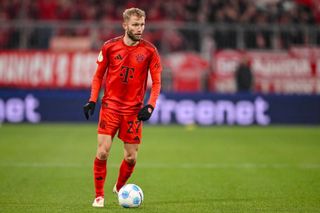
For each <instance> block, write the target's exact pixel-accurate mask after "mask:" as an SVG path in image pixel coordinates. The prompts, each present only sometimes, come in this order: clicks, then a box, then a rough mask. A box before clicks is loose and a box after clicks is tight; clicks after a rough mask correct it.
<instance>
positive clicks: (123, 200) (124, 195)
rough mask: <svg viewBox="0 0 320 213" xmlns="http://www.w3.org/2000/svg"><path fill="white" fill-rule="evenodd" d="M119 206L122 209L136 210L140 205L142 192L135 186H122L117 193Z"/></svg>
mask: <svg viewBox="0 0 320 213" xmlns="http://www.w3.org/2000/svg"><path fill="white" fill-rule="evenodd" d="M118 200H119V205H120V206H122V207H124V208H136V207H139V206H140V205H141V204H142V201H143V192H142V190H141V188H140V187H139V186H137V185H135V184H126V185H124V186H123V187H122V188H121V189H120V190H119V193H118Z"/></svg>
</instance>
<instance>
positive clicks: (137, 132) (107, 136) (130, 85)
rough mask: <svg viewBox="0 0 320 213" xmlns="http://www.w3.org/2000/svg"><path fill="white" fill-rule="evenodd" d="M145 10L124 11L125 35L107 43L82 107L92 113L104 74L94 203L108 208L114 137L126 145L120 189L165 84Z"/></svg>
mask: <svg viewBox="0 0 320 213" xmlns="http://www.w3.org/2000/svg"><path fill="white" fill-rule="evenodd" d="M145 18H146V15H145V12H144V11H143V10H141V9H138V8H130V9H126V10H125V11H124V12H123V24H122V26H123V28H124V30H125V33H124V35H123V36H120V37H117V38H114V39H111V40H109V41H107V42H105V43H104V44H103V46H102V49H101V51H100V53H99V56H98V58H97V64H98V66H97V69H96V71H95V74H94V77H93V80H92V85H91V95H90V99H89V101H88V103H86V104H85V105H84V106H83V110H84V114H85V116H86V118H87V119H89V117H90V116H92V115H93V113H94V109H95V105H96V102H97V99H98V94H99V90H100V87H101V84H102V82H103V79H104V77H105V90H104V96H103V98H102V104H101V109H100V116H99V123H98V147H97V154H96V158H95V160H94V166H93V173H94V185H95V192H96V198H95V199H94V201H93V204H92V206H94V207H104V183H105V179H106V175H107V159H108V156H109V152H110V149H111V145H112V140H113V138H114V136H115V134H116V133H117V132H118V138H120V139H121V140H122V141H123V143H124V159H123V160H122V163H121V166H120V170H119V176H118V180H117V183H116V184H115V186H114V188H113V192H115V193H117V192H118V191H119V190H120V188H121V187H122V186H123V185H124V184H125V183H126V182H127V180H128V179H129V177H130V176H131V174H132V172H133V170H134V167H135V164H136V161H137V153H138V149H139V144H140V143H141V140H142V136H141V133H142V125H143V121H146V120H148V119H149V118H150V116H151V114H152V112H153V110H154V108H155V105H156V100H157V98H158V96H159V93H160V87H161V70H162V68H161V64H160V57H159V54H158V52H157V49H156V48H155V47H154V46H153V45H152V44H151V43H149V42H148V41H146V40H143V39H142V33H143V31H144V28H145ZM148 73H150V75H151V79H152V87H151V95H150V98H149V100H148V103H147V104H146V105H145V106H143V100H144V96H145V91H146V86H147V78H148Z"/></svg>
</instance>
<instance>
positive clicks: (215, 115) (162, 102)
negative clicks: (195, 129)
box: [149, 95, 271, 125]
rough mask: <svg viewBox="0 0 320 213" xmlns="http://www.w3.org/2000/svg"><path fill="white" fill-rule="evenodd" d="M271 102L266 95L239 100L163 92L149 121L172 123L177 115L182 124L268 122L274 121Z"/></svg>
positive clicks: (249, 123) (266, 123)
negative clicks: (171, 95) (178, 96)
mask: <svg viewBox="0 0 320 213" xmlns="http://www.w3.org/2000/svg"><path fill="white" fill-rule="evenodd" d="M268 109H269V103H268V102H267V101H265V100H264V99H263V98H262V97H257V98H256V99H255V100H254V101H248V100H240V101H238V102H236V103H234V102H232V101H229V100H218V101H213V100H200V101H198V102H196V101H194V100H190V99H184V100H180V101H177V100H172V99H166V98H165V96H164V95H161V96H160V97H159V99H158V102H157V107H156V109H155V111H154V113H153V114H152V117H151V118H150V120H149V122H150V123H151V124H169V123H172V122H173V120H174V118H175V120H176V122H177V123H178V124H183V125H188V124H195V123H198V124H200V125H212V124H217V125H219V124H228V125H233V124H238V125H251V124H258V125H268V124H270V122H271V119H270V116H269V115H268V114H267V110H268Z"/></svg>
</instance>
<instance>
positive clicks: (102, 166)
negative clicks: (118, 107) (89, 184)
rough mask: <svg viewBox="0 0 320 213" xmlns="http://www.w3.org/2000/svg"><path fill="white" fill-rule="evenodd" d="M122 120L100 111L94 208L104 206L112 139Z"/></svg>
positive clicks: (94, 168) (94, 167)
mask: <svg viewBox="0 0 320 213" xmlns="http://www.w3.org/2000/svg"><path fill="white" fill-rule="evenodd" d="M119 124H120V119H119V117H118V116H117V115H115V114H112V113H108V112H107V111H106V110H103V109H102V110H101V111H100V118H99V125H98V146H97V153H96V158H95V160H94V166H93V174H94V186H95V193H96V196H95V197H96V198H95V200H94V202H93V204H92V206H94V207H103V206H104V184H105V180H106V177H107V159H108V156H109V153H110V150H111V146H112V139H113V137H114V135H115V133H116V131H117V130H118V127H119Z"/></svg>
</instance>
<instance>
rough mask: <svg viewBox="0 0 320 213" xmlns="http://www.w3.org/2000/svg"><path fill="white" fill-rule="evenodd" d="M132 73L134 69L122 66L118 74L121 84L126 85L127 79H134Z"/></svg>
mask: <svg viewBox="0 0 320 213" xmlns="http://www.w3.org/2000/svg"><path fill="white" fill-rule="evenodd" d="M133 73H134V68H132V67H127V66H122V67H121V73H120V77H121V78H122V79H123V81H122V82H124V83H128V79H132V78H133V77H134V76H133Z"/></svg>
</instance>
